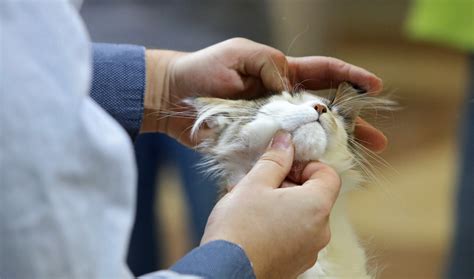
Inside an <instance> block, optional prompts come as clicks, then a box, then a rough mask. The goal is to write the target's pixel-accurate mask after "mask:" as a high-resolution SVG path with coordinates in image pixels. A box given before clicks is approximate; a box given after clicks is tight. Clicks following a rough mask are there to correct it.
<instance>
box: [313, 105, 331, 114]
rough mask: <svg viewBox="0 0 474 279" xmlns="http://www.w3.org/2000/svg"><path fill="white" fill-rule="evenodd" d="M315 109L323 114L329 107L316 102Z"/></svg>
mask: <svg viewBox="0 0 474 279" xmlns="http://www.w3.org/2000/svg"><path fill="white" fill-rule="evenodd" d="M314 109H315V110H316V111H317V112H318V113H319V114H323V113H326V112H327V111H328V108H327V107H326V106H325V105H323V104H316V105H314Z"/></svg>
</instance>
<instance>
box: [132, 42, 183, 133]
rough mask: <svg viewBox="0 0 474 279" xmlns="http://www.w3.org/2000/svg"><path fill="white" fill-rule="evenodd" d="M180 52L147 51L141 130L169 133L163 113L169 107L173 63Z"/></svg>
mask: <svg viewBox="0 0 474 279" xmlns="http://www.w3.org/2000/svg"><path fill="white" fill-rule="evenodd" d="M180 54H181V53H180V52H176V51H171V50H158V49H147V50H146V51H145V65H146V84H145V95H144V101H143V120H142V125H141V128H140V132H142V133H143V132H161V133H167V117H164V115H163V113H164V112H166V110H167V109H168V107H169V103H170V95H171V94H172V91H173V90H172V89H171V77H172V67H173V66H172V65H173V62H174V60H175V59H176V58H177V57H178V56H180Z"/></svg>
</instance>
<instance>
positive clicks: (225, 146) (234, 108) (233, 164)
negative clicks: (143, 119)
mask: <svg viewBox="0 0 474 279" xmlns="http://www.w3.org/2000/svg"><path fill="white" fill-rule="evenodd" d="M370 98H371V97H368V96H367V94H358V93H357V91H356V90H355V89H354V88H352V87H351V86H350V85H349V84H342V85H341V86H340V87H339V88H338V90H337V92H336V96H335V97H334V99H333V100H328V99H326V98H323V97H319V96H316V95H313V94H311V93H308V92H304V91H303V92H299V93H293V94H290V93H288V92H283V93H282V94H279V95H273V96H271V97H267V98H262V99H259V100H256V101H246V100H222V99H213V98H197V99H194V100H192V101H191V103H192V104H193V105H194V106H195V108H196V110H197V111H198V118H197V121H196V123H195V125H194V127H193V132H196V131H197V130H198V129H202V128H203V129H209V130H211V131H212V133H211V134H210V136H209V137H208V138H207V140H206V141H204V143H203V144H202V145H201V146H200V149H201V151H203V152H204V153H206V154H207V155H208V156H209V157H208V158H209V168H210V169H211V171H217V173H218V174H220V175H221V176H223V177H224V178H226V179H227V180H228V182H229V183H236V182H237V181H238V180H240V178H242V176H243V175H245V173H247V172H248V171H249V170H250V168H251V167H252V166H253V164H254V163H255V162H256V160H257V159H258V158H259V157H260V156H261V154H263V152H264V151H265V149H266V148H267V146H268V145H269V143H270V141H271V139H272V137H273V135H274V134H275V133H276V132H277V131H278V130H280V129H282V130H286V131H288V132H290V133H291V134H292V138H293V143H294V146H295V161H301V162H308V161H314V160H319V161H321V162H325V163H327V164H329V165H331V166H333V167H334V168H336V170H337V171H338V172H340V173H341V172H344V171H346V170H349V169H351V168H352V167H353V165H354V152H353V149H352V148H351V141H353V139H352V132H353V130H354V121H355V118H356V117H357V115H358V113H359V110H360V109H361V108H362V106H363V105H364V104H365V105H367V102H368V101H367V99H370ZM203 126H205V127H203Z"/></svg>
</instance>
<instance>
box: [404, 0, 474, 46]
mask: <svg viewBox="0 0 474 279" xmlns="http://www.w3.org/2000/svg"><path fill="white" fill-rule="evenodd" d="M407 28H408V32H409V34H410V36H412V37H413V38H416V39H422V40H425V41H431V42H437V43H442V44H447V45H450V46H454V47H456V48H460V49H463V50H468V51H474V0H415V1H414V2H413V6H412V10H411V14H410V17H409V20H408V25H407Z"/></svg>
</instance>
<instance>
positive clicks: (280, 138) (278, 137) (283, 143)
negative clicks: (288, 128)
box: [272, 130, 291, 149]
mask: <svg viewBox="0 0 474 279" xmlns="http://www.w3.org/2000/svg"><path fill="white" fill-rule="evenodd" d="M290 145H291V135H290V134H289V133H288V132H285V131H281V130H280V131H278V132H277V133H276V134H275V136H274V137H273V140H272V148H275V149H288V148H289V147H290Z"/></svg>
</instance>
